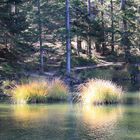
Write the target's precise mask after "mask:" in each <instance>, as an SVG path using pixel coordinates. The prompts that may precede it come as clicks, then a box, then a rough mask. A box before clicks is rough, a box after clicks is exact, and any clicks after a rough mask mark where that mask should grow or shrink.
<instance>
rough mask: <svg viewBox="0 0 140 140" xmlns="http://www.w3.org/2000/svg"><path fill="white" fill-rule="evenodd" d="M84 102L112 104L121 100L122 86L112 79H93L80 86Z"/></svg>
mask: <svg viewBox="0 0 140 140" xmlns="http://www.w3.org/2000/svg"><path fill="white" fill-rule="evenodd" d="M79 91H80V97H81V100H82V102H83V103H84V104H110V103H117V102H119V101H120V100H121V96H122V93H123V92H122V88H121V87H119V86H117V85H116V84H114V83H113V82H111V81H107V80H102V79H91V80H89V81H87V82H86V83H85V84H82V85H80V87H79Z"/></svg>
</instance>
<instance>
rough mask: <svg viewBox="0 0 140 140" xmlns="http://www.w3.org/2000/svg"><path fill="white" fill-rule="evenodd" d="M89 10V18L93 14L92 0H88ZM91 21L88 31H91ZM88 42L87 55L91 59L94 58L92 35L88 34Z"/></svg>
mask: <svg viewBox="0 0 140 140" xmlns="http://www.w3.org/2000/svg"><path fill="white" fill-rule="evenodd" d="M87 12H88V16H89V19H90V16H91V0H87ZM90 30H91V29H90V23H89V27H88V33H90V32H91V31H90ZM87 42H88V47H87V55H88V57H89V59H91V58H92V52H91V36H90V35H88V38H87Z"/></svg>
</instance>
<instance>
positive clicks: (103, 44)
mask: <svg viewBox="0 0 140 140" xmlns="http://www.w3.org/2000/svg"><path fill="white" fill-rule="evenodd" d="M103 4H104V0H101V5H102V6H103ZM101 19H102V54H103V55H104V54H105V50H106V48H105V29H104V12H103V11H101Z"/></svg>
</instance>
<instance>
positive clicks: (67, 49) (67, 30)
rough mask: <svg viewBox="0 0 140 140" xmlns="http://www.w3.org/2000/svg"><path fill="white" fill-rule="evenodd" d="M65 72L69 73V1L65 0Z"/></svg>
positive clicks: (68, 74)
mask: <svg viewBox="0 0 140 140" xmlns="http://www.w3.org/2000/svg"><path fill="white" fill-rule="evenodd" d="M66 61H67V62H66V63H67V64H66V74H67V76H70V74H71V41H70V2H69V0H66Z"/></svg>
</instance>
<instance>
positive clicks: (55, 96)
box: [47, 78, 68, 101]
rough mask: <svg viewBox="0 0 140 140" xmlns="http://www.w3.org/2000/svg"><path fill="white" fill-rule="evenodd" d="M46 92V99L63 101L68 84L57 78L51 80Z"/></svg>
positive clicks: (66, 94) (65, 98) (65, 97)
mask: <svg viewBox="0 0 140 140" xmlns="http://www.w3.org/2000/svg"><path fill="white" fill-rule="evenodd" d="M48 92H49V94H48V95H47V98H48V101H65V100H67V98H68V86H66V84H65V83H64V82H63V81H62V80H60V79H59V78H56V79H54V80H52V81H51V83H50V87H49V91H48Z"/></svg>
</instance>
